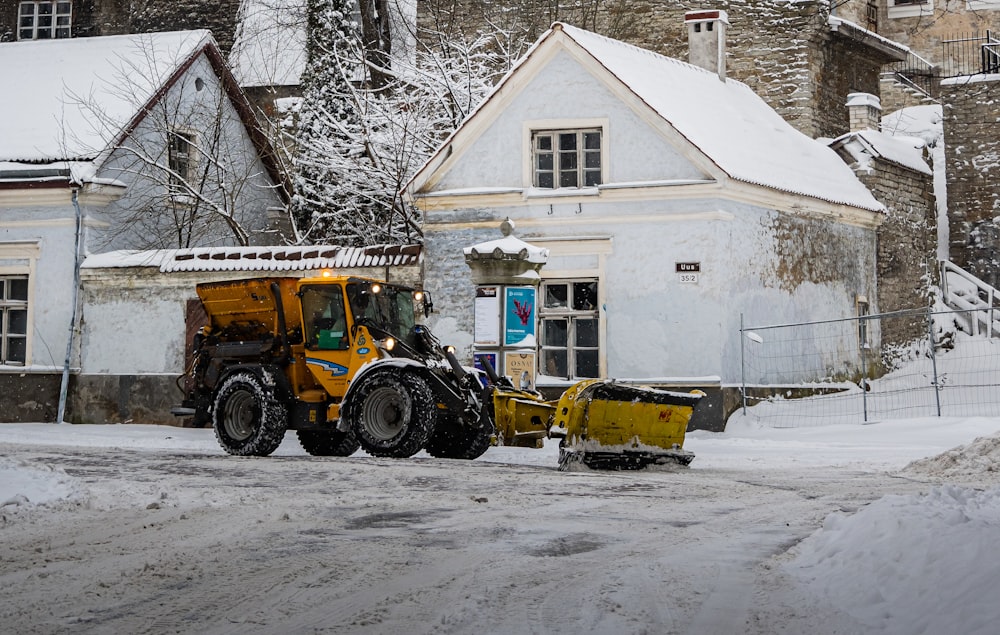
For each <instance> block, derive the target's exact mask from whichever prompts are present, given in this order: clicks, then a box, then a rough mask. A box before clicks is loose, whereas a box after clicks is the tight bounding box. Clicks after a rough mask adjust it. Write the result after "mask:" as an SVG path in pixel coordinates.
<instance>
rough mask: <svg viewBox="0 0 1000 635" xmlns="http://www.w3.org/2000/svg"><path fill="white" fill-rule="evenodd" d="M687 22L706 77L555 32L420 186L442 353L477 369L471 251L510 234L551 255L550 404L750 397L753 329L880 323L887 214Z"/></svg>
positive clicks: (546, 296)
mask: <svg viewBox="0 0 1000 635" xmlns="http://www.w3.org/2000/svg"><path fill="white" fill-rule="evenodd" d="M688 23H689V24H688V26H689V36H690V38H691V50H692V54H693V56H694V59H695V61H698V62H699V63H701V64H704V66H707V67H708V68H702V67H699V66H695V65H692V64H688V63H685V62H682V61H679V60H676V59H672V58H667V57H663V56H661V55H658V54H655V53H652V52H650V51H646V50H643V49H639V48H636V47H634V46H631V45H628V44H625V43H622V42H618V41H615V40H611V39H608V38H606V37H602V36H599V35H596V34H594V33H590V32H587V31H584V30H581V29H579V28H575V27H572V26H568V25H565V24H559V23H557V24H554V25H553V26H552V28H551V29H550V30H549V31H547V32H546V33H545V34H544V35H543V36H542V37H541V38H540V39H539V40H538V41H537V42H536V43H535V44H534V46H533V47H532V48H531V49H530V50H529V52H528V53H527V54H526V55H525V56H524V57H523V58H522V59H521V60H520V62H519V63H518V64H517V65H516V67H515V68H514V69H512V70H511V72H510V73H509V74H508V75H507V76H506V77H505V78H504V79H503V81H502V82H500V84H499V85H498V86H497V87H496V88H495V90H494V91H493V92H492V93H491V94H490V95H489V97H488V98H487V99H486V100H484V102H483V103H482V104H481V105H480V106H479V107H478V109H477V110H476V111H475V112H474V113H473V114H472V115H471V116H470V117H469V118H468V119H467V120H466V121H465V122H464V123H463V124H462V126H461V127H460V128H459V129H458V130H457V131H456V132H455V133H454V134H453V135H452V136H451V137H450V138H448V139H447V140H446V141H445V142H444V144H443V145H442V146H441V147H440V148H439V149H438V151H437V152H436V154H435V155H434V156H433V157H432V158H431V159H430V160H429V161H428V163H427V164H426V165H425V166H424V167H423V168H422V169H421V170H420V171H419V172H418V173H417V175H416V176H415V177H414V178H413V179H412V181H411V182H410V183H409V184H408V186H407V188H406V192H407V194H408V195H409V197H410V199H411V200H412V202H413V203H414V204H415V205H416V206H417V207H418V208H419V209H420V210H421V211H422V213H423V220H424V224H423V229H424V237H425V244H424V278H425V279H424V284H425V288H427V289H428V290H430V291H431V292H432V293H433V294H434V297H435V298H436V302H437V307H438V309H439V311H438V313H437V317H436V319H435V320H433V321H432V322H431V325H432V326H433V327H435V328H436V330H437V332H438V335H439V336H440V337H441V338H442V339H443V340H446V341H451V342H453V343H455V344H457V345H458V346H459V347H460V349H461V350H463V351H464V352H465V354H466V356H468V355H469V354H470V351H471V350H472V348H473V346H474V344H475V339H476V335H475V326H476V325H475V324H474V318H473V305H474V299H475V298H476V286H475V285H474V284H473V283H472V280H471V276H470V271H469V268H468V267H467V265H466V262H465V260H464V258H463V251H462V250H463V248H466V247H469V246H471V245H474V244H477V243H481V242H484V241H488V240H490V239H494V238H498V237H499V235H498V233H497V227H498V226H499V224H500V222H501V221H502V220H503V219H505V218H508V217H509V218H510V219H512V220H513V221H514V224H515V225H516V227H517V237H518V238H520V239H522V240H524V241H526V242H528V243H530V244H532V245H535V246H538V247H541V248H546V249H548V250H549V257H548V261H547V263H546V264H545V265H544V267H543V268H542V269H541V270H540V277H541V280H540V289H539V291H538V311H537V318H536V319H537V325H536V326H537V331H536V332H537V333H538V335H539V338H538V341H537V346H536V352H537V360H538V363H537V368H536V371H537V373H538V375H539V377H538V381H537V385H538V386H539V387H540V388H544V387H545V385H546V384H547V383H552V384H555V383H558V379H557V378H563V379H566V378H580V377H593V376H599V377H614V378H621V379H624V378H628V379H644V380H655V381H656V382H657V383H662V384H670V383H671V382H672V381H677V380H678V378H691V377H699V378H702V379H703V381H704V382H705V383H710V382H711V378H713V377H714V378H716V380H717V381H721V383H722V384H723V385H724V386H725V385H732V384H738V383H739V382H740V379H741V377H740V346H741V343H740V335H739V329H740V323H741V322H740V320H741V316H742V318H743V319H744V320H746V321H747V323H753V322H758V323H761V322H763V323H783V322H800V321H806V320H811V319H816V318H839V317H845V316H852V315H855V314H856V312H857V311H858V307H859V304H860V306H861V307H862V308H863V309H866V310H872V311H874V310H876V309H877V307H875V306H873V304H874V299H875V297H876V294H875V291H876V229H877V227H878V226H879V223H880V217H881V215H882V212H883V210H884V208H883V206H882V205H881V204H880V203H879V202H877V201H876V200H875V198H873V196H872V194H871V193H870V192H869V191H868V190H867V189H866V188H865V186H864V185H863V184H862V183H861V182H860V181H859V180H858V178H857V177H856V176H855V175H854V173H853V172H852V171H851V170H850V169H849V168H848V167H847V165H846V164H845V163H844V162H843V161H842V160H841V159H840V158H838V156H837V155H836V153H834V152H833V151H832V150H830V148H828V147H826V146H824V145H823V144H821V143H819V142H817V141H814V140H812V139H810V138H808V137H806V136H804V135H803V134H801V133H799V132H798V131H796V130H795V129H793V128H792V127H791V126H790V125H788V124H787V123H786V122H785V121H784V120H783V119H782V118H781V117H779V116H778V115H777V114H776V113H775V112H774V111H773V110H772V109H771V108H770V107H769V106H767V105H766V104H765V103H764V102H763V101H762V100H761V99H760V98H759V97H758V96H757V95H755V94H754V93H753V92H752V91H751V90H750V89H749V88H748V87H747V86H746V85H744V84H742V83H739V82H736V81H734V80H732V79H726V77H725V66H724V60H725V55H722V56H721V60H722V62H723V63H722V64H720V63H719V60H720V56H719V55H718V52H719V51H721V50H722V49H721V48H720V42H721V43H724V37H725V35H724V34H725V26H726V16H725V13H724V12H718V11H709V12H698V13H694V14H689V16H688ZM706 40H707V42H706ZM699 55H701V57H699ZM858 345H859V342H857V341H838V342H833V343H830V346H831V347H834V348H836V347H841V348H843V347H855V348H856V347H857V346H858ZM747 379H748V381H754V378H753V377H750V378H747Z"/></svg>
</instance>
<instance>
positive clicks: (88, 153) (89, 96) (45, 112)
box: [0, 30, 214, 162]
mask: <svg viewBox="0 0 1000 635" xmlns="http://www.w3.org/2000/svg"><path fill="white" fill-rule="evenodd" d="M210 44H211V45H212V46H214V40H213V39H212V36H211V33H209V32H208V31H205V30H197V31H175V32H169V33H145V34H138V35H115V36H109V37H87V38H69V39H58V40H26V41H21V42H8V43H6V44H4V45H3V46H0V85H2V86H6V87H7V90H8V91H11V93H12V94H11V93H8V96H7V97H6V98H4V99H3V100H0V160H7V161H19V162H49V161H53V160H60V159H93V158H95V157H96V156H97V155H98V154H99V153H100V152H101V151H102V150H104V149H105V148H107V147H108V145H110V144H111V143H113V141H114V140H115V138H116V136H117V135H119V134H120V133H121V131H122V129H123V128H125V126H127V125H128V124H129V122H130V121H131V120H132V119H133V118H134V117H135V116H136V114H137V113H138V112H139V111H140V109H141V108H142V107H143V106H144V105H146V104H147V103H148V102H149V101H150V100H151V99H153V98H154V97H155V96H156V94H157V92H158V91H160V90H161V88H162V87H163V86H164V84H166V83H167V81H168V80H169V79H170V78H171V77H172V76H173V75H174V74H175V73H177V72H178V70H179V69H180V68H181V67H182V66H183V65H184V64H185V62H187V61H188V60H190V59H191V58H192V57H193V56H194V55H195V54H196V53H197V52H199V51H201V50H202V49H203V48H204V47H206V46H208V45H210ZM94 109H99V111H100V113H101V115H100V117H97V116H95V115H94V112H93V110H94ZM105 119H106V120H107V121H104V120H105Z"/></svg>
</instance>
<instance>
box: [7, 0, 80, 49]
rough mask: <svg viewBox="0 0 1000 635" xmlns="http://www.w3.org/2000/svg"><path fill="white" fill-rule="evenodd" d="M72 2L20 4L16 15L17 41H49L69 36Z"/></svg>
mask: <svg viewBox="0 0 1000 635" xmlns="http://www.w3.org/2000/svg"><path fill="white" fill-rule="evenodd" d="M72 19H73V3H72V2H22V3H21V4H20V5H19V8H18V14H17V38H18V39H19V40H51V39H54V38H66V37H69V36H70V27H71V24H72Z"/></svg>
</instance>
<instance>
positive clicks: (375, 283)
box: [174, 276, 699, 469]
mask: <svg viewBox="0 0 1000 635" xmlns="http://www.w3.org/2000/svg"><path fill="white" fill-rule="evenodd" d="M197 292H198V296H199V298H200V299H201V301H202V304H203V306H204V308H205V312H206V313H207V315H208V319H209V323H208V325H207V326H205V327H204V328H202V329H201V331H200V332H199V333H198V334H197V335H196V336H195V338H194V342H193V345H194V346H193V348H194V350H193V358H192V362H191V364H190V366H189V368H188V370H187V371H186V373H185V374H184V375H183V376H182V377H181V378H179V380H178V386H179V387H180V388H181V390H182V391H183V392H184V393H185V399H184V402H183V403H182V405H181V406H180V407H178V408H175V409H174V414H176V415H179V416H187V417H193V424H194V425H196V426H205V425H209V424H211V425H212V427H213V428H214V430H215V435H216V438H217V439H218V441H219V443H220V445H221V446H222V447H223V449H225V450H226V451H227V452H229V453H230V454H235V455H254V456H267V455H269V454H271V453H272V452H273V451H274V450H275V449H277V447H278V446H279V445H280V444H281V442H282V440H283V438H284V436H285V433H286V431H287V430H295V432H296V434H297V436H298V439H299V442H300V443H301V445H302V447H303V448H304V449H305V450H306V451H307V452H309V453H310V454H313V455H328V456H348V455H350V454H353V453H354V452H355V451H356V450H357V449H358V448H359V447H360V448H362V449H364V450H365V452H367V453H368V454H371V455H373V456H385V457H408V456H412V455H414V454H416V453H417V452H419V451H420V450H426V451H427V453H429V454H430V455H432V456H435V457H440V458H456V459H474V458H476V457H478V456H480V455H482V454H483V453H484V452H485V451H486V450H487V448H488V447H489V446H490V445H491V444H492V443H496V442H498V440H499V441H500V442H516V441H522V442H523V441H524V440H525V439H527V438H531V439H532V440H533V442H534V443H535V444H536V445H537V444H538V443H539V439H542V438H544V437H547V436H557V437H561V438H562V449H561V452H560V465H561V466H564V467H565V466H568V465H570V464H572V463H574V462H583V463H584V464H587V465H590V466H592V467H598V468H609V467H610V468H615V469H623V468H631V467H641V466H642V465H645V464H648V463H651V462H663V461H668V460H669V461H675V462H679V463H682V464H687V463H688V462H690V460H691V458H693V456H694V455H693V454H691V453H690V452H686V451H684V450H683V449H682V447H681V446H682V444H683V439H684V432H685V429H686V427H687V420H688V418H690V416H691V412H692V409H693V408H694V406H695V404H696V403H697V401H698V398H699V395H688V394H680V393H668V392H663V391H655V390H649V389H639V388H632V387H627V386H622V385H618V384H615V383H614V382H605V381H586V382H582V383H579V384H576V385H574V386H573V387H572V388H570V390H568V391H567V392H566V393H564V394H563V396H562V397H561V398H560V399H559V400H557V401H554V402H551V401H545V400H543V399H542V398H541V396H540V395H538V394H537V393H534V392H528V391H521V390H516V389H514V387H513V386H512V385H511V383H510V381H509V380H507V378H501V377H498V376H497V375H496V373H495V372H494V371H493V369H492V368H490V367H488V365H487V370H486V373H485V376H484V373H482V372H480V371H478V370H476V369H473V368H466V367H463V366H462V365H461V364H460V363H459V362H458V360H457V359H456V358H455V355H454V353H453V351H452V350H451V349H450V348H448V347H444V346H442V345H441V344H440V342H438V340H437V339H436V338H435V337H434V335H433V334H432V333H431V332H430V330H429V329H428V328H427V327H425V326H424V325H422V324H419V323H418V321H417V317H418V313H419V312H421V310H422V312H423V314H424V315H425V316H426V315H427V314H429V312H430V311H431V309H432V305H431V302H430V298H429V297H427V295H426V294H424V293H422V292H421V291H417V290H414V289H410V288H407V287H403V286H399V285H393V284H387V283H385V282H382V281H379V280H372V279H367V278H356V277H343V276H341V277H334V276H323V277H316V278H253V279H249V280H235V281H229V282H216V283H204V284H199V285H198V287H197Z"/></svg>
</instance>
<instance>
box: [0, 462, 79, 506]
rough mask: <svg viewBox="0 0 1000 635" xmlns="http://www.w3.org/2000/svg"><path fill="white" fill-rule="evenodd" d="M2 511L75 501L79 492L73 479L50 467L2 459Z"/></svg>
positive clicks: (0, 494) (0, 490)
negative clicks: (74, 498) (70, 499)
mask: <svg viewBox="0 0 1000 635" xmlns="http://www.w3.org/2000/svg"><path fill="white" fill-rule="evenodd" d="M0 483H2V484H3V487H2V488H0V512H3V513H6V512H9V511H11V510H14V511H16V510H17V509H20V508H23V507H29V506H32V505H44V504H46V503H50V502H53V501H58V500H63V499H69V498H73V497H75V496H77V495H78V493H79V492H78V490H77V488H76V485H75V484H74V481H73V479H72V478H70V477H69V476H68V475H67V474H66V473H65V472H64V471H62V470H61V469H59V468H56V467H52V466H50V465H36V464H31V465H29V464H26V463H25V462H23V461H12V460H10V459H4V458H0Z"/></svg>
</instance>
